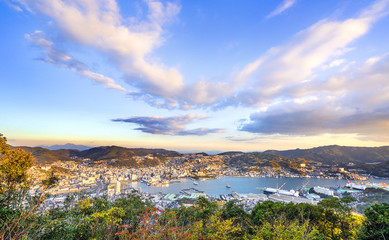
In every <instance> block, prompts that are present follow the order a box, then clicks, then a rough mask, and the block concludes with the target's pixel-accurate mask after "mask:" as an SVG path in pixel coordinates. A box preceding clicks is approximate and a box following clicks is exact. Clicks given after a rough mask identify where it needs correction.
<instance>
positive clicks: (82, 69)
mask: <svg viewBox="0 0 389 240" xmlns="http://www.w3.org/2000/svg"><path fill="white" fill-rule="evenodd" d="M26 38H27V39H28V40H29V41H31V42H32V43H33V44H34V45H35V46H37V47H39V48H41V49H42V50H43V54H44V55H45V56H44V57H43V58H41V59H39V60H42V61H44V62H47V63H50V64H54V65H57V66H61V67H65V68H67V69H70V70H72V71H74V72H77V73H78V74H80V75H82V76H84V77H87V78H89V79H91V80H93V81H95V82H97V83H100V84H103V85H105V86H106V87H108V88H111V89H115V90H119V91H123V92H127V90H126V89H125V88H123V87H122V86H119V85H118V84H116V83H115V81H114V80H113V79H112V78H109V77H107V76H104V75H102V74H100V73H97V72H93V71H91V70H89V69H88V67H87V66H86V65H85V64H84V63H82V62H80V61H78V60H77V59H74V58H72V57H71V56H70V55H68V54H67V53H66V52H64V51H63V50H61V49H59V48H58V47H56V46H55V44H54V43H53V42H51V41H50V40H47V39H46V35H45V33H44V32H42V31H35V32H33V33H31V34H26Z"/></svg>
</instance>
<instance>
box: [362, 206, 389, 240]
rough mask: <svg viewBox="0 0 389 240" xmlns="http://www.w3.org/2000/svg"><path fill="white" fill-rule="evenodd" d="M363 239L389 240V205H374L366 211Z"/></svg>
mask: <svg viewBox="0 0 389 240" xmlns="http://www.w3.org/2000/svg"><path fill="white" fill-rule="evenodd" d="M365 216H366V220H365V222H364V223H363V227H362V237H361V239H377V240H378V239H389V204H387V203H381V204H374V205H373V206H371V207H368V208H366V210H365Z"/></svg>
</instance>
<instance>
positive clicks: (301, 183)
mask: <svg viewBox="0 0 389 240" xmlns="http://www.w3.org/2000/svg"><path fill="white" fill-rule="evenodd" d="M371 182H372V181H371ZM376 182H386V183H389V181H388V180H377V181H376ZM195 183H198V184H194V181H193V180H192V179H190V178H183V179H180V180H179V182H173V183H170V184H167V185H159V186H148V185H147V184H145V183H142V182H133V183H132V186H133V187H134V188H135V189H139V188H140V189H141V191H142V192H148V193H159V192H161V193H174V194H178V193H180V191H181V190H183V189H189V188H195V189H197V190H200V191H203V192H204V193H206V194H207V195H210V196H218V195H220V194H230V193H231V192H232V191H236V192H238V193H240V194H248V193H262V189H263V188H267V187H271V188H279V187H281V186H282V189H284V190H291V189H294V190H297V189H300V188H302V187H314V186H321V187H327V188H329V187H342V186H344V185H346V184H347V180H344V179H317V178H271V177H270V178H264V177H227V176H224V177H219V178H215V179H206V180H195ZM227 184H228V185H229V186H230V187H229V188H227V187H226V186H227Z"/></svg>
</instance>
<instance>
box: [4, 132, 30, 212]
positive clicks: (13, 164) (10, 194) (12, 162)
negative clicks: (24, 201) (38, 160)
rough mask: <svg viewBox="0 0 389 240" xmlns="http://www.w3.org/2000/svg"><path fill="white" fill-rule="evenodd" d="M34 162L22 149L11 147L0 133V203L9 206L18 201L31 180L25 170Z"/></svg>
mask: <svg viewBox="0 0 389 240" xmlns="http://www.w3.org/2000/svg"><path fill="white" fill-rule="evenodd" d="M33 164H34V158H33V157H32V156H31V154H26V153H25V152H24V151H23V150H22V149H20V148H16V149H11V148H10V146H9V145H8V144H7V139H6V138H5V137H3V135H2V134H1V133H0V205H4V204H5V205H6V206H7V207H10V205H11V204H14V205H15V204H18V203H20V200H21V199H20V198H21V197H23V193H25V192H26V191H27V190H28V189H29V187H30V184H31V182H30V181H29V180H30V179H29V177H28V174H27V170H28V169H30V168H31V167H32V165H33Z"/></svg>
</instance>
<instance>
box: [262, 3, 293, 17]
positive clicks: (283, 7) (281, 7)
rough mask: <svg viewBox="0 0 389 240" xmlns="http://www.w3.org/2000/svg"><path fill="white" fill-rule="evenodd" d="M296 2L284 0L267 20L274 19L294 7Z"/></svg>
mask: <svg viewBox="0 0 389 240" xmlns="http://www.w3.org/2000/svg"><path fill="white" fill-rule="evenodd" d="M296 2H297V0H284V1H283V2H282V3H281V4H280V5H278V7H277V8H276V9H275V10H274V11H273V12H271V13H270V14H269V15H267V16H266V18H272V17H274V16H276V15H278V14H280V13H282V12H284V11H285V10H286V9H288V8H290V7H292V6H293V5H294V4H295V3H296Z"/></svg>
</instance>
